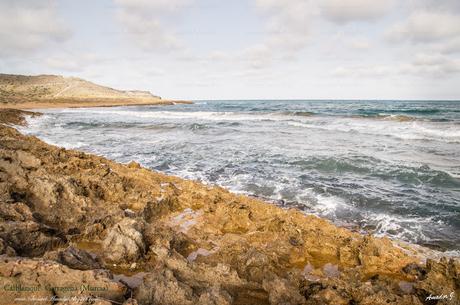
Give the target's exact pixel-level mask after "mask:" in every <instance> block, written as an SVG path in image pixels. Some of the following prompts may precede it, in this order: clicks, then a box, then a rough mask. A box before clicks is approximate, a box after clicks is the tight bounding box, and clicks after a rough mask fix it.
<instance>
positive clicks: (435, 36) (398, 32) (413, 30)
mask: <svg viewBox="0 0 460 305" xmlns="http://www.w3.org/2000/svg"><path fill="white" fill-rule="evenodd" d="M386 35H387V38H388V39H389V40H390V41H394V42H395V41H396V42H397V41H412V42H416V43H424V42H433V41H439V40H443V39H449V38H453V37H458V36H460V16H458V15H455V14H452V13H449V12H435V11H432V12H429V11H416V12H414V13H412V14H411V15H410V16H409V18H408V19H407V20H406V21H405V22H403V23H400V24H397V25H395V26H393V27H392V28H391V29H390V30H389V31H388V32H387V34H386Z"/></svg>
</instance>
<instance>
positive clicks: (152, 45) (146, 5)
mask: <svg viewBox="0 0 460 305" xmlns="http://www.w3.org/2000/svg"><path fill="white" fill-rule="evenodd" d="M114 2H115V4H116V5H117V18H118V20H119V21H120V22H121V24H122V25H123V27H124V30H125V32H127V34H128V35H130V37H131V38H132V39H133V41H134V42H135V44H136V45H138V46H140V47H141V48H143V49H145V50H148V51H170V50H179V49H183V48H184V45H183V43H182V42H181V41H180V39H178V38H177V35H176V34H175V33H174V32H173V31H171V30H169V29H167V28H166V27H165V26H164V25H163V24H162V21H163V18H164V17H165V16H168V15H170V14H174V13H175V12H176V11H177V10H179V9H181V8H183V7H185V6H187V5H188V4H190V3H191V0H150V1H149V0H114Z"/></svg>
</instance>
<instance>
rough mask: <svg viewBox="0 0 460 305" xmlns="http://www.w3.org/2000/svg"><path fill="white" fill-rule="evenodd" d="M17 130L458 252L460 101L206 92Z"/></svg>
mask: <svg viewBox="0 0 460 305" xmlns="http://www.w3.org/2000/svg"><path fill="white" fill-rule="evenodd" d="M40 111H42V112H44V114H45V115H44V116H41V117H37V118H31V119H29V126H28V127H23V128H21V130H22V131H23V132H25V133H27V134H30V135H35V136H37V137H39V138H40V139H42V140H44V141H46V142H48V143H50V144H55V145H58V146H62V147H65V148H72V149H78V150H82V151H86V152H89V153H94V154H97V155H101V156H105V157H108V158H110V159H113V160H116V161H119V162H129V161H132V160H134V161H136V162H139V163H140V164H141V165H143V166H145V167H147V168H150V169H153V170H156V171H160V172H163V173H166V174H172V175H176V176H179V177H182V178H186V179H194V180H199V181H201V182H203V183H206V184H209V185H219V186H222V187H224V188H227V189H229V190H231V191H233V192H236V193H244V194H248V195H251V196H256V197H259V198H262V199H264V200H267V201H269V202H271V203H272V204H277V205H280V206H282V207H285V208H291V207H292V208H296V209H299V210H301V211H303V212H304V213H307V214H314V215H318V216H320V217H324V218H327V219H329V220H331V221H332V222H334V223H335V224H337V225H340V226H345V227H351V228H356V230H359V231H361V232H372V233H374V234H376V235H378V236H388V237H390V238H394V239H398V240H403V241H407V242H410V243H416V244H420V245H423V246H427V247H431V248H434V249H438V250H441V251H449V252H452V251H453V252H456V253H460V252H459V250H460V101H393V100H388V101H374V100H372V101H367V100H352V101H350V100H228V101H227V100H215V101H214V100H209V101H194V103H193V104H176V105H171V106H130V107H113V108H78V109H51V110H40Z"/></svg>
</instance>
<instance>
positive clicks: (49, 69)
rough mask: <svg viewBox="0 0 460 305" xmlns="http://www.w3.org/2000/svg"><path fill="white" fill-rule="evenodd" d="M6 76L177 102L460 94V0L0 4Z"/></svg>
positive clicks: (3, 0)
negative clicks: (68, 81) (58, 78)
mask: <svg viewBox="0 0 460 305" xmlns="http://www.w3.org/2000/svg"><path fill="white" fill-rule="evenodd" d="M0 73H9V74H26V75H37V74H59V75H64V76H75V77H81V78H84V79H86V80H90V81H93V82H95V83H98V84H101V85H106V86H110V87H114V88H117V89H133V90H134V89H138V90H149V91H151V92H152V93H154V94H156V95H160V96H162V97H164V98H171V99H187V100H199V99H431V100H433V99H434V100H446V99H455V100H459V99H460V1H459V0H232V1H223V0H220V1H218V0H97V1H94V0H79V1H75V0H55V1H53V0H42V1H37V0H0Z"/></svg>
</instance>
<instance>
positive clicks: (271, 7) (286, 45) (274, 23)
mask: <svg viewBox="0 0 460 305" xmlns="http://www.w3.org/2000/svg"><path fill="white" fill-rule="evenodd" d="M256 4H257V7H258V8H259V9H260V10H261V11H262V13H263V14H265V15H266V17H267V18H268V26H267V31H268V38H267V40H266V41H265V44H266V45H267V47H268V48H270V49H272V48H275V49H277V50H280V49H283V50H285V51H287V52H292V51H297V50H300V49H302V48H303V47H304V46H305V45H306V44H307V42H308V38H309V35H310V28H311V21H312V19H313V17H314V16H315V15H316V14H317V9H316V7H315V5H314V4H313V2H312V1H308V0H307V1H305V0H256Z"/></svg>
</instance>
